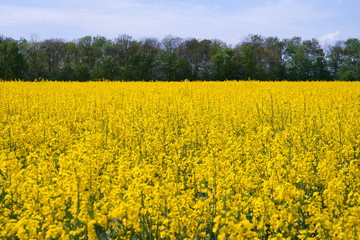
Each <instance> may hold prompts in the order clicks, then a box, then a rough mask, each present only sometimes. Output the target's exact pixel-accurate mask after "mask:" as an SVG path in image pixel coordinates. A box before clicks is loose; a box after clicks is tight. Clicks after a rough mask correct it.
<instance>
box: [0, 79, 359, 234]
mask: <svg viewBox="0 0 360 240" xmlns="http://www.w3.org/2000/svg"><path fill="white" fill-rule="evenodd" d="M359 160H360V83H352V82H257V81H249V82H248V81H228V82H186V81H185V82H176V83H175V82H87V83H77V82H68V83H64V82H51V81H42V82H31V83H30V82H15V81H13V82H0V238H1V239H360V226H359V221H360V220H359V219H360V194H359V193H360V189H359V187H360V161H359Z"/></svg>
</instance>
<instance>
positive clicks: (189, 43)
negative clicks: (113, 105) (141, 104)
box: [0, 34, 360, 81]
mask: <svg viewBox="0 0 360 240" xmlns="http://www.w3.org/2000/svg"><path fill="white" fill-rule="evenodd" d="M0 78H1V79H4V80H11V79H22V80H26V81H33V80H34V79H39V78H45V79H51V80H59V81H71V80H73V81H88V80H99V79H108V80H125V81H131V80H143V81H150V80H159V81H180V80H184V79H190V80H226V79H249V78H250V79H257V80H263V81H273V80H288V81H297V80H346V81H355V80H360V40H359V39H357V38H350V39H347V40H346V41H338V42H336V43H335V44H333V45H328V46H326V47H322V46H321V45H320V43H319V41H318V40H317V39H312V40H302V39H301V37H293V38H289V39H279V38H278V37H264V36H261V35H249V36H247V37H246V38H244V40H243V41H241V42H240V43H239V44H237V45H235V46H233V47H232V46H230V45H228V44H226V43H225V42H223V41H220V40H209V39H204V40H199V39H196V38H189V39H182V38H179V37H175V36H171V35H169V36H167V37H165V38H163V39H162V40H158V39H156V38H145V39H142V40H136V39H134V38H132V37H131V36H128V35H125V34H124V35H119V36H118V37H117V38H115V39H108V38H106V37H103V36H85V37H82V38H80V39H77V40H74V41H65V40H62V39H47V40H43V41H35V40H32V41H27V40H26V39H20V40H14V39H12V38H9V37H4V36H0Z"/></svg>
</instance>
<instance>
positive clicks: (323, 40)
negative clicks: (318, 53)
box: [318, 31, 340, 47]
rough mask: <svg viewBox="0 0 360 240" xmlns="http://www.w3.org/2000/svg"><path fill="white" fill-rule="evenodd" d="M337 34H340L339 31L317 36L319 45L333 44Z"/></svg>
mask: <svg viewBox="0 0 360 240" xmlns="http://www.w3.org/2000/svg"><path fill="white" fill-rule="evenodd" d="M339 35H340V31H336V32H333V33H329V34H326V35H325V36H322V37H320V38H318V40H319V43H320V45H321V46H322V47H325V46H326V45H331V44H334V43H335V42H336V41H337V40H338V36H339Z"/></svg>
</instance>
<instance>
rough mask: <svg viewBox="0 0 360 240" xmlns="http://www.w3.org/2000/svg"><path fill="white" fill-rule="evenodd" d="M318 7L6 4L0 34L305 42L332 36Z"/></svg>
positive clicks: (326, 13)
mask: <svg viewBox="0 0 360 240" xmlns="http://www.w3.org/2000/svg"><path fill="white" fill-rule="evenodd" d="M5 1H6V0H5ZM319 1H320V2H321V1H325V0H302V1H300V0H267V1H264V3H263V4H259V3H257V4H256V5H255V4H252V2H251V3H247V4H243V3H241V2H242V1H239V2H236V1H231V4H230V3H227V6H228V5H229V6H230V5H231V6H232V9H229V10H228V11H225V8H222V7H224V6H225V3H224V5H221V4H219V3H217V2H214V1H209V2H204V1H192V0H186V1H178V0H175V1H156V0H148V1H144V0H136V1H130V0H102V1H95V0H87V1H85V0H63V1H56V2H54V1H45V0H44V1H43V4H40V2H41V1H40V0H39V1H38V4H37V5H36V6H31V5H30V4H29V3H27V4H26V5H25V4H20V5H15V4H12V3H11V2H10V1H8V3H7V4H1V3H0V29H2V31H4V33H5V34H6V32H11V33H12V34H13V35H16V34H22V36H23V37H28V36H30V35H31V34H38V35H39V36H40V37H42V38H49V37H63V38H67V39H74V38H78V37H80V36H84V35H104V36H107V37H110V38H113V37H116V36H117V35H118V34H121V33H126V34H129V35H132V36H134V37H136V38H141V37H145V36H148V37H159V38H161V37H163V36H165V35H168V34H173V35H176V36H180V37H185V38H186V37H197V38H219V39H221V40H224V41H226V42H228V43H233V44H235V43H237V42H238V41H240V40H241V38H242V37H244V36H246V35H247V34H249V33H257V34H263V35H271V36H279V37H291V36H303V37H305V38H307V37H309V36H311V37H316V35H318V34H319V35H320V36H321V35H325V34H326V33H328V32H331V31H333V30H331V29H327V27H324V24H325V25H326V22H327V20H328V19H329V18H331V17H332V16H333V14H334V12H332V11H330V10H325V9H324V8H322V7H321V6H319V4H317V3H318V2H319ZM15 2H18V1H15ZM210 2H212V3H210ZM224 2H226V1H224ZM228 2H230V1H228ZM249 6H250V7H249ZM319 29H320V30H319ZM24 35H25V36H24Z"/></svg>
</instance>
